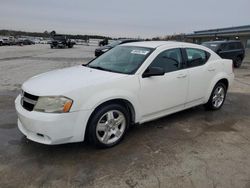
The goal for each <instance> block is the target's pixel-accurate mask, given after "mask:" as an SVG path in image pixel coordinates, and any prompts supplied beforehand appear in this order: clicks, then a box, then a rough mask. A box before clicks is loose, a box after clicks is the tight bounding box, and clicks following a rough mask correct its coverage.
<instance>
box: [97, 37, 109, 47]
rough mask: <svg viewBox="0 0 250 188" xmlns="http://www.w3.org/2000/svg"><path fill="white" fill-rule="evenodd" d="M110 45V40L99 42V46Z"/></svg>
mask: <svg viewBox="0 0 250 188" xmlns="http://www.w3.org/2000/svg"><path fill="white" fill-rule="evenodd" d="M108 43H109V40H108V39H107V38H105V39H103V40H102V41H100V42H99V46H106V45H108Z"/></svg>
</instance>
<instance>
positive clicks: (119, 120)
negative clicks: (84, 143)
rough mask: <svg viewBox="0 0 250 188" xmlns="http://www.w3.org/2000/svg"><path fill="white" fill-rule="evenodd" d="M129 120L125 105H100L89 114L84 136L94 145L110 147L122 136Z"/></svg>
mask: <svg viewBox="0 0 250 188" xmlns="http://www.w3.org/2000/svg"><path fill="white" fill-rule="evenodd" d="M129 122H130V117H129V113H128V111H127V110H126V108H125V107H123V106H121V105H119V104H109V105H106V106H103V107H100V108H99V109H97V110H96V111H95V112H94V114H93V115H92V116H91V119H90V121H89V123H88V127H87V130H86V134H87V135H86V137H87V138H88V141H89V142H90V144H92V145H94V146H95V147H98V148H110V147H112V146H115V145H117V144H118V143H120V141H121V140H122V139H123V138H124V136H125V134H126V132H127V130H128V127H129Z"/></svg>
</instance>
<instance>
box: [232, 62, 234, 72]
mask: <svg viewBox="0 0 250 188" xmlns="http://www.w3.org/2000/svg"><path fill="white" fill-rule="evenodd" d="M232 72H233V73H234V63H233V62H232Z"/></svg>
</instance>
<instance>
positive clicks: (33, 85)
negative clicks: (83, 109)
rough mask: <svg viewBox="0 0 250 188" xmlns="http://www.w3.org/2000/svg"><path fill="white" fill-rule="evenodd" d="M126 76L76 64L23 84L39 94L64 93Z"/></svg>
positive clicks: (35, 93) (34, 93)
mask: <svg viewBox="0 0 250 188" xmlns="http://www.w3.org/2000/svg"><path fill="white" fill-rule="evenodd" d="M126 76H128V75H125V74H119V73H112V72H107V71H102V70H97V69H92V68H89V67H85V66H75V67H70V68H64V69H59V70H54V71H50V72H47V73H43V74H40V75H37V76H34V77H32V78H30V79H29V80H27V81H26V82H25V83H24V84H23V86H22V89H23V90H24V91H25V92H28V93H30V94H33V95H37V96H49V95H63V94H65V93H69V92H71V91H73V90H77V89H83V88H87V87H89V86H91V87H95V86H96V85H98V84H104V83H107V82H112V81H113V80H117V79H119V78H122V77H126Z"/></svg>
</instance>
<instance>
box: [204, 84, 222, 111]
mask: <svg viewBox="0 0 250 188" xmlns="http://www.w3.org/2000/svg"><path fill="white" fill-rule="evenodd" d="M226 95H227V88H226V86H225V84H223V83H222V82H219V83H217V84H216V85H215V86H214V89H213V91H212V93H211V96H210V98H209V100H208V102H207V103H206V104H205V107H206V109H207V110H219V109H220V108H221V107H222V106H223V104H224V102H225V99H226Z"/></svg>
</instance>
